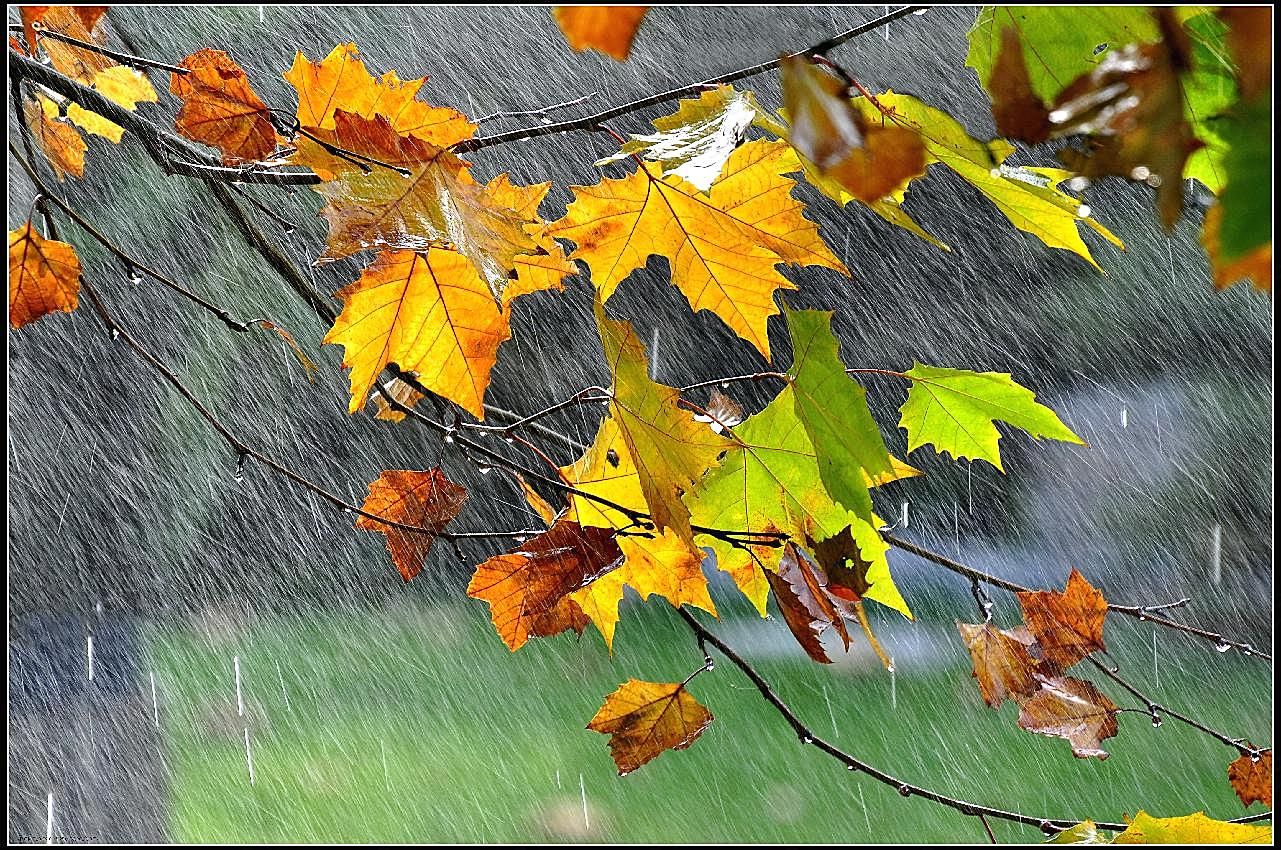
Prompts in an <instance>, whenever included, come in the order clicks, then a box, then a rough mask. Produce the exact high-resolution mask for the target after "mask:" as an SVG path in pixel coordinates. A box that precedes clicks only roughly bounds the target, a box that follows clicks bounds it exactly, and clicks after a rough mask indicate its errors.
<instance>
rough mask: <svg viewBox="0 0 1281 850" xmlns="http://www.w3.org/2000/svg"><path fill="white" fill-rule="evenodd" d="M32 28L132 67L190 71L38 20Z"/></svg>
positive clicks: (175, 71)
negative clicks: (88, 39)
mask: <svg viewBox="0 0 1281 850" xmlns="http://www.w3.org/2000/svg"><path fill="white" fill-rule="evenodd" d="M32 28H33V29H34V30H35V31H36V33H37V35H38V36H39V38H52V39H54V40H55V41H61V42H65V43H66V44H70V45H73V46H75V47H79V48H80V49H81V50H88V51H89V52H90V53H97V54H99V55H101V56H106V57H107V58H108V59H114V60H115V61H117V62H119V63H120V64H121V65H129V66H130V67H133V68H156V69H157V70H160V71H168V72H169V73H171V74H179V75H181V76H184V77H185V76H186V75H187V74H190V73H191V69H190V68H183V67H182V66H180V65H170V64H169V63H167V62H158V61H156V60H155V59H144V58H143V57H141V56H131V55H130V54H128V53H120V52H119V51H116V50H108V49H107V48H105V47H99V46H98V45H96V44H91V43H89V42H87V41H81V40H80V39H78V38H72V37H71V36H69V35H63V34H62V33H60V32H55V31H54V30H51V29H49V28H48V27H46V26H43V25H42V24H40V23H39V22H37V23H35V24H34V25H33V27H32ZM37 40H38V39H37Z"/></svg>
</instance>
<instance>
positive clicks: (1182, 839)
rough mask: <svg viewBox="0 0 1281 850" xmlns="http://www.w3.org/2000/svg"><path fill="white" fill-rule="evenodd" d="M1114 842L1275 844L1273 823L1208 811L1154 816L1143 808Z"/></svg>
mask: <svg viewBox="0 0 1281 850" xmlns="http://www.w3.org/2000/svg"><path fill="white" fill-rule="evenodd" d="M1129 823H1130V825H1129V827H1128V828H1127V829H1126V830H1125V832H1122V833H1121V834H1120V835H1118V836H1117V837H1116V838H1114V839H1113V840H1112V843H1113V844H1271V843H1272V827H1270V826H1262V825H1259V824H1252V823H1229V822H1228V821H1221V820H1214V819H1213V818H1208V817H1206V816H1205V812H1197V813H1196V814H1193V815H1184V816H1183V817H1177V818H1154V817H1152V816H1151V815H1149V814H1148V813H1147V812H1145V811H1142V810H1140V811H1139V813H1138V814H1137V815H1135V816H1134V820H1132V821H1130V822H1129Z"/></svg>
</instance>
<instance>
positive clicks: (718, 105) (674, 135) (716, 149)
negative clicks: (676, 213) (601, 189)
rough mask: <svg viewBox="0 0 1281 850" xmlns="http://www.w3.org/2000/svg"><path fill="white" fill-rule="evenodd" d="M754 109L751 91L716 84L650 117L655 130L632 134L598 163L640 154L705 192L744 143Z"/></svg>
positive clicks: (754, 116)
mask: <svg viewBox="0 0 1281 850" xmlns="http://www.w3.org/2000/svg"><path fill="white" fill-rule="evenodd" d="M758 110H759V107H758V106H757V104H756V98H755V96H754V95H753V94H752V93H751V92H748V91H743V92H740V91H737V90H736V89H735V88H734V87H733V86H729V85H718V86H716V87H715V88H712V89H708V90H707V91H704V92H702V93H701V94H699V96H698V97H697V98H692V99H690V98H686V99H684V100H682V101H681V102H680V104H679V107H678V108H677V110H676V112H674V113H672V114H671V115H664V116H663V117H662V118H655V119H654V127H655V128H656V129H657V130H658V132H657V133H652V134H648V135H633V136H632V137H631V140H630V141H628V142H627V143H626V144H624V145H623V146H622V147H621V148H620V149H619V151H618V153H616V154H612V155H610V156H607V157H605V158H604V159H600V160H597V162H596V165H598V166H599V165H608V164H609V163H611V162H619V161H621V160H625V159H628V158H629V157H631V156H632V155H633V154H641V155H642V156H644V157H645V158H646V159H648V160H650V161H652V162H661V163H662V164H663V168H664V171H665V172H666V173H667V174H669V175H675V176H677V177H679V178H681V179H682V180H684V181H685V182H687V183H689V184H690V185H691V186H693V187H694V188H695V189H698V190H699V191H700V192H706V191H707V190H708V189H710V188H711V187H712V184H713V183H714V182H716V178H718V177H720V175H721V170H722V169H723V168H724V167H725V162H726V160H728V159H729V157H730V154H732V153H733V152H734V149H735V148H737V147H738V146H739V145H740V144H742V142H743V139H744V138H745V136H746V134H747V129H748V128H749V127H751V126H752V124H753V122H755V121H756V120H757V114H758Z"/></svg>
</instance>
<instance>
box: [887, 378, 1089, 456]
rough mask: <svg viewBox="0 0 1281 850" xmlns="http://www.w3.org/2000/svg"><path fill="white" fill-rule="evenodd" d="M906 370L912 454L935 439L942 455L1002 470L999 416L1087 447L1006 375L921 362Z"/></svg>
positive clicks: (905, 424) (905, 423)
mask: <svg viewBox="0 0 1281 850" xmlns="http://www.w3.org/2000/svg"><path fill="white" fill-rule="evenodd" d="M904 374H905V375H906V376H907V377H908V378H909V379H910V380H911V381H912V386H911V388H910V389H909V390H908V393H907V401H906V402H904V404H903V406H902V407H901V408H900V409H899V412H900V413H901V414H902V418H901V419H900V420H899V426H900V427H902V428H904V429H906V431H907V450H908V452H913V451H915V450H916V449H918V448H920V447H921V446H923V445H925V444H927V443H932V444H933V445H934V448H935V449H936V450H937V451H938V452H939V453H940V454H942V453H949V454H951V455H952V456H953V457H955V458H956V459H957V460H960V459H961V458H971V459H973V460H985V461H987V462H988V463H990V464H992V465H993V466H995V467H996V468H997V469H999V470H1001V471H1002V472H1004V471H1005V470H1004V468H1003V467H1002V466H1001V451H1000V449H999V447H998V446H997V443H998V441H999V440H1000V439H1001V434H1000V432H999V431H997V429H996V420H1000V421H1002V422H1006V423H1008V424H1010V425H1013V426H1015V427H1016V428H1020V429H1022V430H1024V431H1026V432H1027V433H1029V434H1031V435H1032V436H1033V437H1036V438H1038V439H1039V438H1041V437H1048V438H1049V439H1051V440H1061V441H1063V442H1068V443H1076V444H1077V445H1081V446H1083V445H1085V441H1084V440H1082V439H1081V438H1080V437H1078V436H1077V435H1076V434H1074V433H1073V432H1072V430H1071V429H1070V428H1068V427H1067V426H1066V425H1064V424H1063V422H1062V421H1061V420H1060V419H1059V417H1058V415H1057V414H1056V413H1055V412H1054V411H1053V410H1051V409H1050V408H1048V407H1046V406H1045V405H1043V404H1039V403H1037V401H1036V395H1035V394H1034V393H1033V392H1032V391H1031V390H1029V389H1027V388H1026V387H1021V386H1019V385H1018V384H1016V383H1015V382H1014V379H1013V376H1011V375H1009V374H1007V373H1003V372H970V371H968V370H965V369H942V368H936V367H934V366H924V365H922V364H920V363H917V364H915V365H914V366H913V367H912V368H911V369H910V370H908V371H907V372H906V373H904Z"/></svg>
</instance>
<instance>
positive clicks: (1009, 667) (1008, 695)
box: [956, 622, 1038, 708]
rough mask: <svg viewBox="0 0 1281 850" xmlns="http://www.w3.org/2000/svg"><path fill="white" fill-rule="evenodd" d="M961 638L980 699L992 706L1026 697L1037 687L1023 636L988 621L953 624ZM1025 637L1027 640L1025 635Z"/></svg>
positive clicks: (1031, 661) (1033, 669)
mask: <svg viewBox="0 0 1281 850" xmlns="http://www.w3.org/2000/svg"><path fill="white" fill-rule="evenodd" d="M956 628H957V630H958V631H959V632H960V633H961V640H963V641H965V647H966V649H968V650H969V651H970V661H971V663H972V665H973V667H974V671H973V673H972V675H973V676H974V678H975V679H977V680H978V683H979V692H980V693H981V694H982V695H983V701H984V702H986V703H987V704H988V705H990V706H991V707H992V708H998V707H1000V705H1001V703H1002V702H1004V701H1005V700H1007V699H1013V700H1018V699H1019V698H1020V697H1024V696H1030V695H1031V694H1032V693H1033V692H1035V691H1036V689H1037V681H1036V679H1035V678H1034V676H1033V674H1034V673H1035V672H1036V669H1037V666H1038V665H1037V660H1036V658H1034V657H1033V656H1032V653H1031V652H1030V651H1029V649H1028V646H1027V643H1026V642H1025V641H1024V640H1022V639H1021V638H1022V637H1023V636H1024V635H1026V631H1024V633H1023V634H1018V633H1015V632H1013V631H1005V630H1003V629H998V628H997V627H996V626H994V625H992V624H991V623H982V624H972V623H961V622H958V623H957V624H956ZM1027 638H1028V640H1030V639H1031V637H1030V635H1027Z"/></svg>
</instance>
